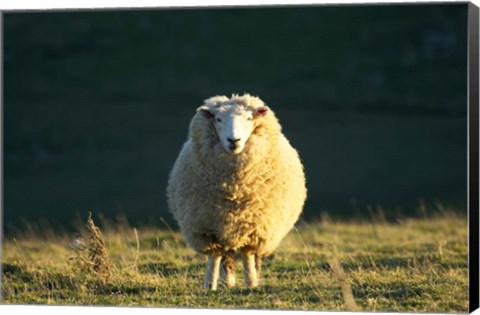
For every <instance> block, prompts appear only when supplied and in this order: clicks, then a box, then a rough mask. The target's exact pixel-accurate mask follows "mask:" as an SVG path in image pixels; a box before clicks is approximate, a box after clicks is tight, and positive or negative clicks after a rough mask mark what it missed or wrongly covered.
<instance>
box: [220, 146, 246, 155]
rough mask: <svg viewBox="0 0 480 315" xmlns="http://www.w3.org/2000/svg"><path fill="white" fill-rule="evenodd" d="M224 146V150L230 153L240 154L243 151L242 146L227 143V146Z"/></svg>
mask: <svg viewBox="0 0 480 315" xmlns="http://www.w3.org/2000/svg"><path fill="white" fill-rule="evenodd" d="M224 148H225V151H227V152H228V153H230V154H232V155H237V154H240V153H242V151H243V148H242V147H241V146H239V145H236V144H229V145H228V146H224Z"/></svg>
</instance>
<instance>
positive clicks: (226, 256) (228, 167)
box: [167, 94, 307, 290]
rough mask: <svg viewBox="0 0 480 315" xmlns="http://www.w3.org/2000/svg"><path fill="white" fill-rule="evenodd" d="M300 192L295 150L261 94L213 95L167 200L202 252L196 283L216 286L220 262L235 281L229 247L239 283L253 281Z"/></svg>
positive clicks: (197, 118)
mask: <svg viewBox="0 0 480 315" xmlns="http://www.w3.org/2000/svg"><path fill="white" fill-rule="evenodd" d="M306 197H307V189H306V184H305V174H304V170H303V165H302V163H301V161H300V158H299V155H298V153H297V151H296V150H295V149H294V148H293V147H292V146H291V145H290V143H289V141H288V140H287V139H286V137H285V136H284V135H283V133H282V129H281V126H280V123H279V122H278V120H277V118H276V117H275V114H274V112H273V111H272V110H271V109H270V108H269V107H268V106H266V105H265V104H264V102H263V101H262V100H261V99H260V98H258V97H255V96H251V95H250V94H244V95H242V96H240V95H237V94H233V95H232V96H231V98H228V97H226V96H214V97H211V98H208V99H206V100H205V101H204V104H203V105H202V106H200V107H199V108H198V109H197V111H196V113H195V115H194V116H193V118H192V120H191V122H190V126H189V134H188V139H187V141H186V142H185V143H184V145H183V147H182V149H181V151H180V154H179V156H178V158H177V160H176V161H175V163H174V165H173V168H172V170H171V172H170V176H169V180H168V185H167V200H168V206H169V210H170V212H171V213H172V214H173V217H174V218H175V220H176V221H177V223H178V225H179V227H180V230H181V232H182V234H183V236H184V237H185V239H186V241H187V244H188V245H189V246H190V247H191V248H193V249H194V250H195V251H196V252H198V253H201V254H204V255H208V267H207V272H206V275H205V280H204V282H203V287H205V288H207V289H211V290H216V289H217V285H218V280H219V277H220V275H219V274H220V269H221V265H222V267H223V269H222V271H223V272H222V277H224V281H225V284H226V287H227V288H230V287H232V286H234V285H235V252H236V251H239V252H240V253H241V257H242V262H243V275H244V282H245V284H246V286H247V287H256V286H258V279H259V276H260V270H261V262H262V258H263V257H266V256H269V255H271V254H272V252H273V251H274V250H275V249H276V248H277V247H278V245H279V243H280V241H281V240H282V239H283V238H284V236H285V235H286V234H287V233H288V232H289V231H290V230H291V229H292V227H293V225H294V224H295V222H296V221H297V220H298V218H299V215H300V213H301V212H302V209H303V205H304V203H305V199H306ZM222 257H223V260H222Z"/></svg>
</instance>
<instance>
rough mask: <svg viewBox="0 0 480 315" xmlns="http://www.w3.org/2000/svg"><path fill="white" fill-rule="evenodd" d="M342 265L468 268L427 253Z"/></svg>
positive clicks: (327, 267) (349, 268) (289, 268)
mask: <svg viewBox="0 0 480 315" xmlns="http://www.w3.org/2000/svg"><path fill="white" fill-rule="evenodd" d="M341 265H342V267H343V268H344V269H345V270H347V271H355V270H357V269H360V268H361V269H363V270H369V269H378V268H384V269H395V268H397V267H401V268H406V267H411V268H416V267H419V266H428V265H435V266H438V267H441V268H445V269H457V268H468V263H467V262H451V261H440V260H439V259H434V258H432V257H431V256H428V255H422V256H415V257H389V258H385V257H382V258H372V259H369V258H367V257H363V258H360V259H357V260H356V261H351V262H343V263H342V264H341ZM317 268H319V269H320V270H325V271H331V268H330V265H329V264H328V262H321V263H319V264H317ZM295 269H296V268H295V267H294V266H283V267H282V269H281V270H278V269H277V270H278V271H294V270H295Z"/></svg>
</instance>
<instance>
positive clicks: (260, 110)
mask: <svg viewBox="0 0 480 315" xmlns="http://www.w3.org/2000/svg"><path fill="white" fill-rule="evenodd" d="M267 112H268V107H267V106H262V107H259V108H256V109H255V116H257V117H262V116H265V115H266V114H267Z"/></svg>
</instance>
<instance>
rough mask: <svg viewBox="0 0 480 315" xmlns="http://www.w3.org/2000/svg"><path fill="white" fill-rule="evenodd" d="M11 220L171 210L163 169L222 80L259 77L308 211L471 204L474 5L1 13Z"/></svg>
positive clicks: (233, 89)
mask: <svg viewBox="0 0 480 315" xmlns="http://www.w3.org/2000/svg"><path fill="white" fill-rule="evenodd" d="M3 21H4V37H3V43H4V45H3V58H4V59H3V69H4V70H3V71H4V72H3V74H4V104H3V117H4V118H3V153H4V155H3V167H4V179H3V196H4V200H3V211H4V214H3V215H4V223H5V227H6V228H7V230H8V229H9V228H11V227H13V226H18V225H19V224H21V222H22V220H26V221H30V222H38V220H40V219H46V220H48V221H49V222H50V223H52V224H53V225H56V226H57V227H59V226H62V227H66V228H68V227H69V225H70V224H71V222H72V221H73V220H74V219H75V218H76V217H78V216H81V217H82V218H85V217H86V213H87V212H88V211H91V212H94V213H97V214H98V213H103V215H104V216H105V217H117V216H118V215H119V214H124V215H125V216H126V217H127V218H128V220H129V221H131V222H133V223H135V224H142V223H155V224H156V223H158V224H160V218H164V219H165V220H166V221H167V222H169V223H170V224H172V223H173V222H172V217H171V215H170V214H169V213H168V210H167V207H166V200H165V187H166V182H167V176H168V172H169V170H170V168H171V166H172V164H173V162H174V160H175V158H176V156H177V154H178V152H179V150H180V148H181V146H182V144H183V142H184V141H185V139H186V135H187V129H188V124H189V121H190V119H191V117H192V115H193V114H194V112H195V109H196V108H197V107H198V106H200V105H201V103H202V101H203V100H204V99H206V98H208V97H210V96H212V95H217V94H226V95H230V94H231V93H243V92H249V93H251V94H254V95H258V96H259V97H261V98H262V99H263V100H264V101H265V102H266V103H267V104H268V105H270V106H271V107H272V109H273V110H274V111H275V112H276V114H277V116H278V117H279V120H280V122H281V123H282V125H283V128H284V133H285V134H286V136H287V137H288V138H289V139H290V141H291V143H292V144H293V146H294V147H296V148H297V149H298V151H299V153H300V155H301V157H302V159H303V162H304V165H305V170H306V175H307V187H308V189H309V197H308V201H307V204H306V206H305V211H304V218H305V219H307V220H309V219H315V218H318V217H319V216H320V214H321V213H322V212H326V213H328V214H329V215H330V216H331V217H338V218H342V217H352V216H356V217H368V216H369V215H370V211H371V209H370V210H369V208H370V205H371V206H372V207H375V205H381V206H382V207H384V209H385V210H384V211H385V213H386V214H387V215H388V216H392V217H395V216H398V215H399V214H401V215H415V214H416V213H417V212H418V211H417V206H418V203H419V200H425V202H427V203H434V202H436V201H438V202H441V203H445V204H452V205H454V206H455V208H457V209H458V211H465V205H466V197H467V188H466V187H467V186H466V185H467V115H466V114H467V99H466V95H467V4H438V5H391V6H316V7H289V8H280V7H279V8H235V9H233V8H232V9H208V10H207V9H196V10H179V9H177V10H144V11H103V12H102V11H91V12H40V13H6V14H4V16H3Z"/></svg>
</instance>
